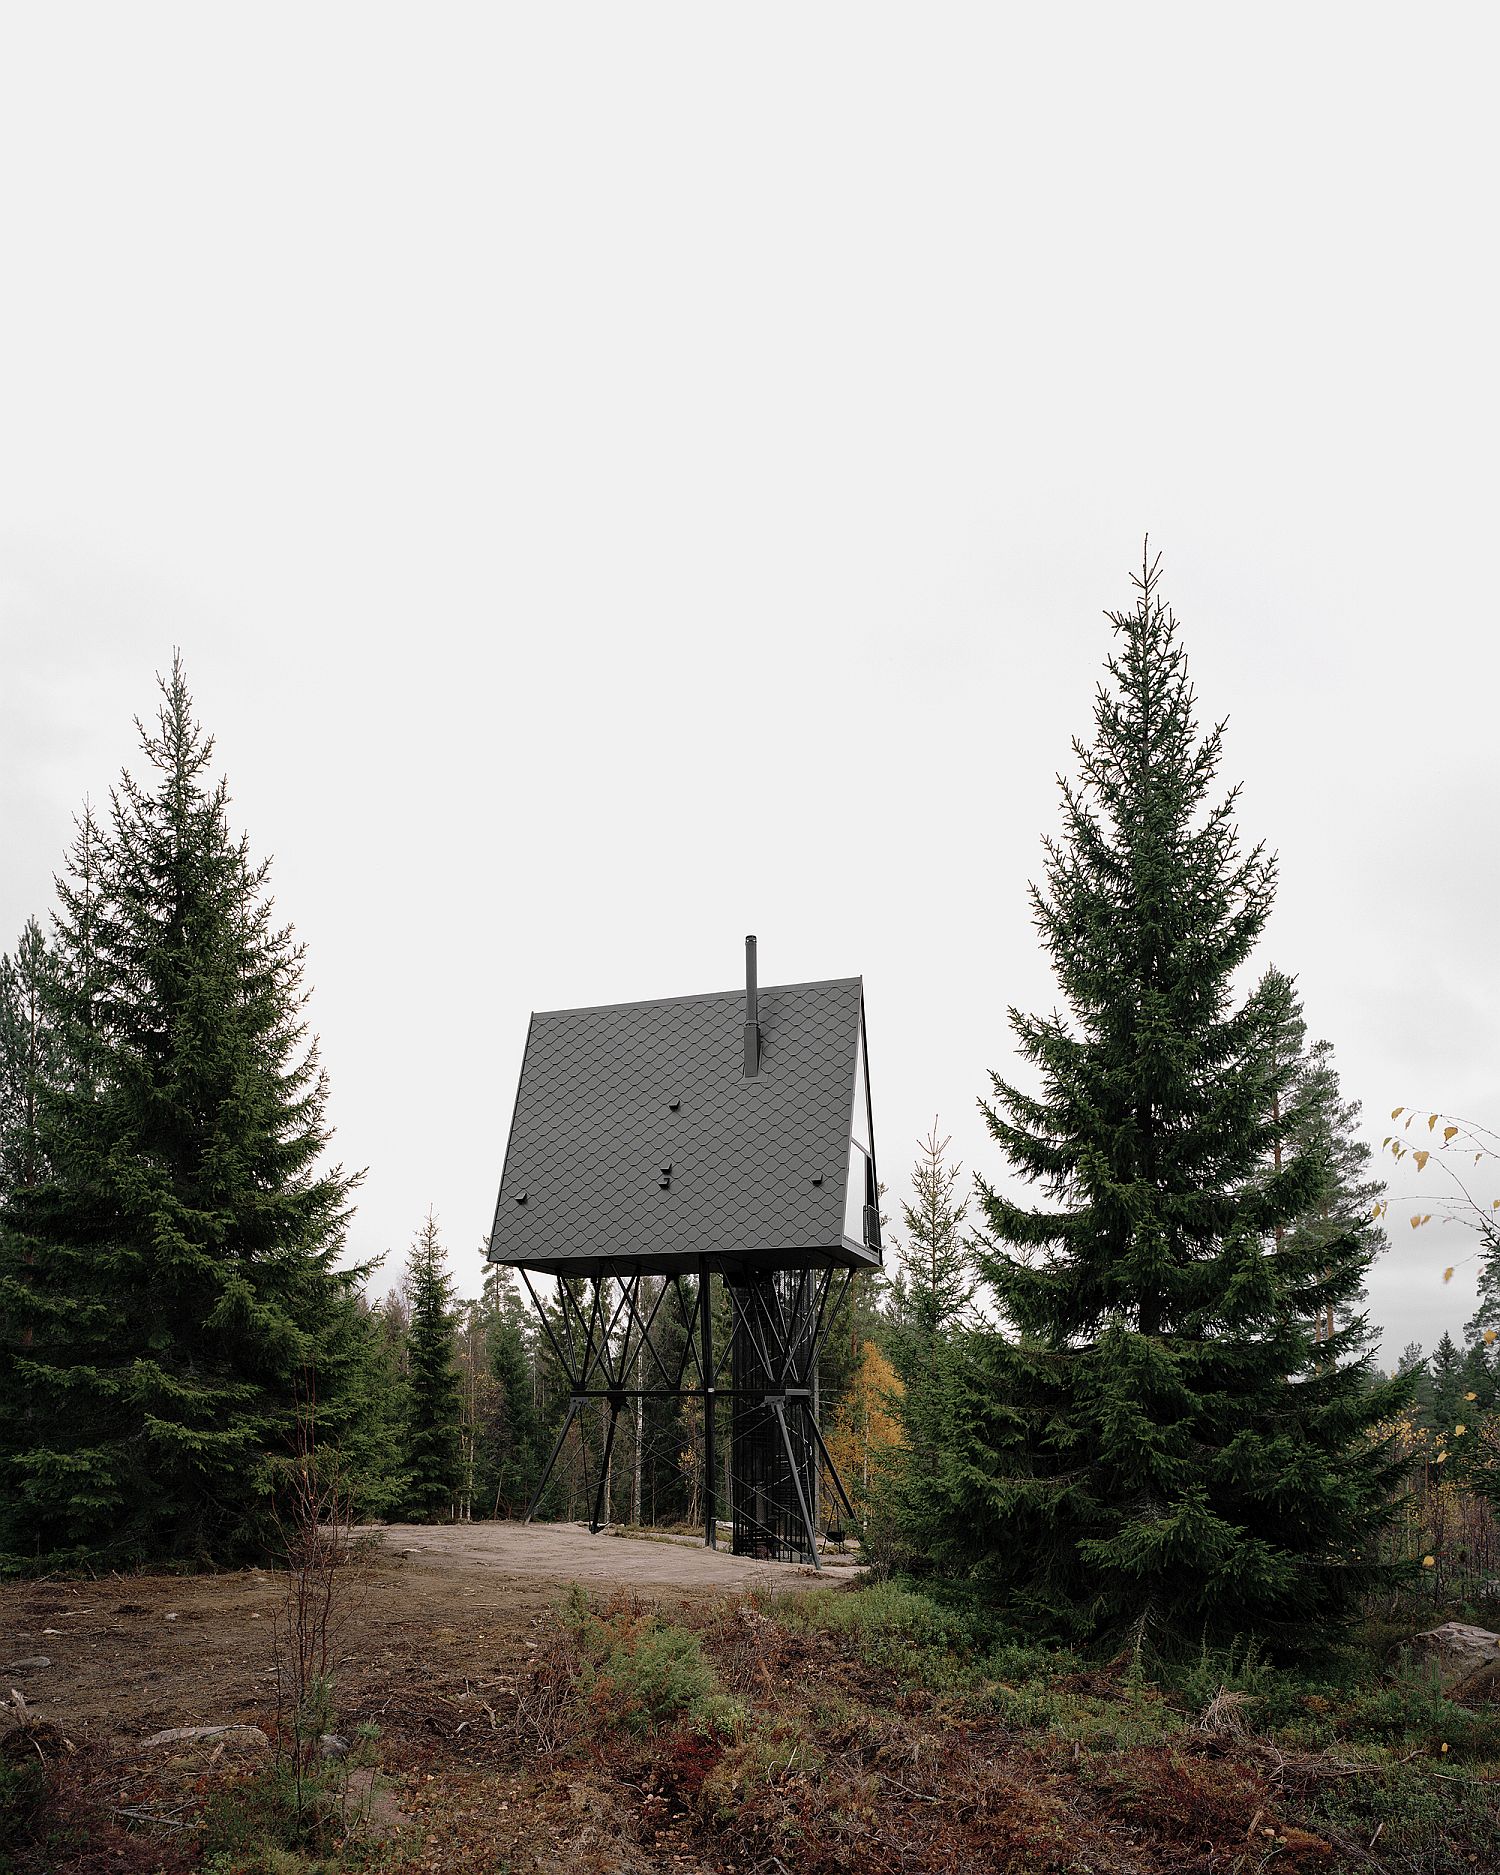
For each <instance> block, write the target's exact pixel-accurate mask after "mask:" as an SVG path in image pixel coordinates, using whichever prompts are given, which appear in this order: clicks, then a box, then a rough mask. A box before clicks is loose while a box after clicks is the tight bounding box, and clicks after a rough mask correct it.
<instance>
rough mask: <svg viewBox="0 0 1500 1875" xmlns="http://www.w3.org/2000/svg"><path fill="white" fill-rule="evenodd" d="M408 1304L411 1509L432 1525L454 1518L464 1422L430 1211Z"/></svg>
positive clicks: (443, 1269) (416, 1245)
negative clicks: (461, 1431)
mask: <svg viewBox="0 0 1500 1875" xmlns="http://www.w3.org/2000/svg"><path fill="white" fill-rule="evenodd" d="M406 1300H407V1303H408V1305H409V1307H410V1309H411V1327H410V1329H409V1330H408V1332H407V1339H406V1358H407V1382H406V1412H407V1420H406V1469H407V1472H408V1474H409V1475H408V1482H407V1487H406V1490H407V1506H408V1512H409V1514H410V1515H411V1516H413V1517H416V1518H420V1519H424V1520H427V1521H430V1522H438V1521H440V1520H441V1519H443V1518H447V1517H451V1516H452V1515H453V1510H454V1502H455V1499H456V1497H457V1494H458V1489H459V1484H460V1481H461V1478H462V1474H463V1462H462V1453H461V1449H460V1438H459V1427H460V1420H461V1417H462V1411H463V1406H462V1392H463V1388H462V1383H461V1381H460V1379H459V1373H458V1362H457V1359H456V1348H455V1342H454V1332H455V1329H456V1326H457V1317H456V1315H455V1312H454V1307H453V1278H452V1277H451V1276H450V1275H449V1274H448V1258H447V1253H446V1251H445V1250H444V1249H443V1242H442V1238H441V1237H440V1236H439V1234H438V1227H437V1219H436V1218H435V1217H434V1216H433V1214H432V1213H431V1212H430V1211H429V1212H428V1213H427V1218H426V1221H425V1222H424V1223H423V1225H422V1228H421V1229H420V1230H419V1231H418V1232H417V1235H416V1237H415V1239H414V1240H413V1243H412V1247H411V1252H410V1254H409V1256H408V1257H407V1262H406Z"/></svg>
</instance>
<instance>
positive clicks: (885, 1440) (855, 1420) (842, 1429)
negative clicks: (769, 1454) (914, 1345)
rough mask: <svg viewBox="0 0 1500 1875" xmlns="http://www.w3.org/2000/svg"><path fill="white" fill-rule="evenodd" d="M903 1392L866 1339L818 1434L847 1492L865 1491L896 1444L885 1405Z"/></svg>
mask: <svg viewBox="0 0 1500 1875" xmlns="http://www.w3.org/2000/svg"><path fill="white" fill-rule="evenodd" d="M905 1391H906V1389H905V1387H904V1386H902V1384H901V1377H900V1375H899V1374H897V1372H896V1370H895V1368H894V1367H892V1366H891V1364H890V1362H889V1361H888V1360H887V1359H886V1357H885V1356H884V1355H883V1354H882V1353H881V1352H880V1349H879V1348H877V1347H876V1345H875V1343H874V1342H873V1341H867V1342H866V1343H865V1344H864V1346H863V1347H862V1348H861V1349H860V1351H859V1360H858V1361H857V1362H856V1364H855V1368H854V1372H853V1375H852V1376H851V1378H850V1381H849V1385H848V1386H847V1387H846V1388H845V1390H844V1396H843V1398H842V1399H841V1400H840V1401H839V1404H838V1410H837V1412H835V1414H834V1416H833V1420H832V1423H831V1424H830V1426H829V1427H828V1430H827V1432H826V1433H825V1435H824V1436H825V1438H826V1439H827V1441H828V1450H829V1454H830V1455H831V1457H832V1459H833V1462H834V1464H835V1465H837V1466H838V1468H839V1476H840V1477H841V1478H842V1479H843V1480H844V1484H845V1486H846V1487H847V1488H848V1489H849V1490H851V1491H852V1490H854V1489H855V1488H856V1487H857V1488H858V1489H860V1490H862V1491H867V1490H868V1489H869V1488H870V1481H871V1479H872V1478H873V1477H874V1475H875V1472H876V1470H877V1468H878V1467H879V1465H880V1462H881V1459H882V1458H883V1457H884V1456H885V1455H886V1454H887V1453H889V1452H892V1451H894V1450H895V1449H896V1448H897V1447H898V1446H900V1444H901V1442H902V1440H901V1422H900V1420H899V1419H897V1417H896V1415H895V1413H894V1412H893V1411H892V1410H891V1404H892V1402H893V1401H894V1400H898V1399H899V1398H900V1397H901V1395H902V1394H903V1393H905Z"/></svg>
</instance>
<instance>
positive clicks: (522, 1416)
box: [485, 1270, 547, 1516]
mask: <svg viewBox="0 0 1500 1875" xmlns="http://www.w3.org/2000/svg"><path fill="white" fill-rule="evenodd" d="M486 1289H487V1291H488V1292H489V1293H490V1295H491V1297H492V1306H491V1313H490V1318H489V1363H490V1375H491V1378H492V1380H493V1382H494V1387H495V1395H496V1411H495V1417H494V1424H493V1427H492V1430H491V1437H490V1444H489V1448H488V1453H487V1466H488V1469H487V1471H486V1474H485V1475H486V1483H487V1487H488V1492H489V1505H488V1508H489V1510H490V1512H491V1514H492V1515H494V1516H518V1515H520V1514H521V1513H522V1512H524V1511H525V1509H526V1506H527V1505H528V1503H529V1502H530V1501H531V1493H532V1492H533V1491H534V1490H535V1489H536V1483H537V1479H538V1478H539V1477H540V1476H541V1469H542V1465H543V1464H544V1462H545V1461H546V1456H547V1454H546V1443H545V1441H544V1440H543V1438H542V1427H541V1415H540V1414H539V1412H538V1410H537V1405H536V1400H535V1391H534V1382H533V1379H532V1350H531V1345H530V1336H531V1322H530V1318H529V1312H528V1309H527V1305H526V1304H525V1302H524V1301H523V1300H522V1298H521V1296H520V1294H519V1292H518V1291H517V1289H516V1285H515V1282H514V1281H513V1280H512V1279H511V1278H510V1276H509V1272H508V1271H501V1270H496V1271H495V1272H494V1273H493V1277H492V1282H491V1283H488V1284H486Z"/></svg>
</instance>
